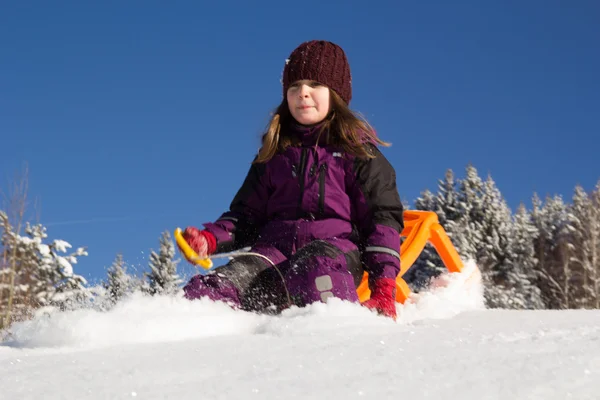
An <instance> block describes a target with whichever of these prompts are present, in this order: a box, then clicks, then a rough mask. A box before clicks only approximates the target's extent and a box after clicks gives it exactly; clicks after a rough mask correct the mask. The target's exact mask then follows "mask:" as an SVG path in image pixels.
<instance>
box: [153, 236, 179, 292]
mask: <svg viewBox="0 0 600 400" xmlns="http://www.w3.org/2000/svg"><path fill="white" fill-rule="evenodd" d="M174 257H175V245H174V244H173V242H172V241H171V236H170V234H169V232H168V231H165V232H163V234H162V236H161V238H160V250H159V252H158V254H157V253H156V252H154V251H152V252H151V253H150V270H151V272H150V273H149V274H147V276H148V288H147V291H148V293H149V294H151V295H156V294H174V293H175V292H176V291H177V290H178V285H179V284H180V283H181V282H182V281H181V279H180V278H179V276H178V275H177V264H178V263H179V261H180V260H174Z"/></svg>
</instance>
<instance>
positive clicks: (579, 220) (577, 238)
mask: <svg viewBox="0 0 600 400" xmlns="http://www.w3.org/2000/svg"><path fill="white" fill-rule="evenodd" d="M593 196H594V194H593V193H592V196H589V195H588V194H587V192H586V191H585V190H584V189H583V188H582V187H581V186H577V187H575V193H574V194H573V205H572V207H571V208H572V211H573V216H574V218H575V223H574V226H575V231H574V247H575V248H574V256H573V262H574V269H575V270H576V272H577V274H576V276H575V277H574V280H575V281H576V282H577V284H576V287H578V288H580V289H581V290H580V292H579V293H578V296H577V298H576V300H575V301H576V303H577V304H578V306H580V307H595V308H598V306H599V300H600V299H599V295H600V293H598V284H599V282H598V281H599V277H598V272H599V271H598V268H599V267H600V266H599V265H598V257H599V255H600V254H599V253H600V223H599V221H600V208H598V207H595V206H594V202H593Z"/></svg>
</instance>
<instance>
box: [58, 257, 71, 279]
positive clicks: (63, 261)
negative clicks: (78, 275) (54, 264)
mask: <svg viewBox="0 0 600 400" xmlns="http://www.w3.org/2000/svg"><path fill="white" fill-rule="evenodd" d="M56 261H58V263H59V264H60V266H61V267H62V269H63V272H64V273H65V275H67V276H71V275H73V266H72V265H71V264H70V263H69V262H68V261H67V259H66V258H65V257H57V258H56Z"/></svg>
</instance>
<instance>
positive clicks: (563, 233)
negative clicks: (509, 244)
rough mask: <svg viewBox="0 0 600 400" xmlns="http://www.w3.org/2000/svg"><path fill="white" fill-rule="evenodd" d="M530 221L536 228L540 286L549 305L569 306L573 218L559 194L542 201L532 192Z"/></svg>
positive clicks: (571, 288)
mask: <svg viewBox="0 0 600 400" xmlns="http://www.w3.org/2000/svg"><path fill="white" fill-rule="evenodd" d="M533 203H534V208H533V212H532V217H533V222H534V224H535V226H536V227H537V229H538V231H539V236H538V238H537V240H536V243H535V248H536V257H537V258H538V265H537V267H536V270H537V273H538V279H539V286H540V289H541V290H542V294H543V296H544V300H545V302H546V304H547V305H548V307H550V308H571V307H572V306H573V304H572V301H571V300H572V298H573V295H574V293H572V291H573V282H572V279H573V274H572V272H573V267H574V262H573V260H574V256H575V251H574V250H575V246H574V244H573V242H574V239H575V235H574V232H575V224H576V219H575V216H574V215H573V213H572V212H571V210H570V208H569V207H568V205H567V204H565V202H564V201H563V199H562V196H558V195H557V196H554V197H547V198H546V202H545V203H544V204H543V205H542V204H541V201H540V200H539V198H538V197H537V196H534V200H533Z"/></svg>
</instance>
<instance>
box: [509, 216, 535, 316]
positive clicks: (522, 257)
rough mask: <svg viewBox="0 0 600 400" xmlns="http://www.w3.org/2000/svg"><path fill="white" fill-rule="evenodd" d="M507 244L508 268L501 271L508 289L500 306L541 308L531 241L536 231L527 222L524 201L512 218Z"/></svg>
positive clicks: (528, 217) (529, 221)
mask: <svg viewBox="0 0 600 400" xmlns="http://www.w3.org/2000/svg"><path fill="white" fill-rule="evenodd" d="M511 231H512V239H513V240H512V241H511V248H510V249H509V250H508V254H509V255H510V259H511V265H512V268H510V269H509V270H507V271H505V273H506V281H507V287H508V289H507V290H506V292H505V295H506V296H507V297H506V298H505V299H504V300H503V301H502V304H503V307H504V308H516V309H542V308H545V304H544V301H543V299H542V293H541V291H540V289H539V288H538V287H537V285H536V282H537V276H536V271H535V266H536V263H537V259H536V258H535V249H534V241H535V239H536V238H537V235H538V231H537V229H536V227H535V226H534V225H533V224H532V222H531V216H530V214H529V213H528V212H527V209H526V208H525V205H523V204H520V205H519V208H518V209H517V212H516V213H515V215H514V218H513V224H512V229H511Z"/></svg>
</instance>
